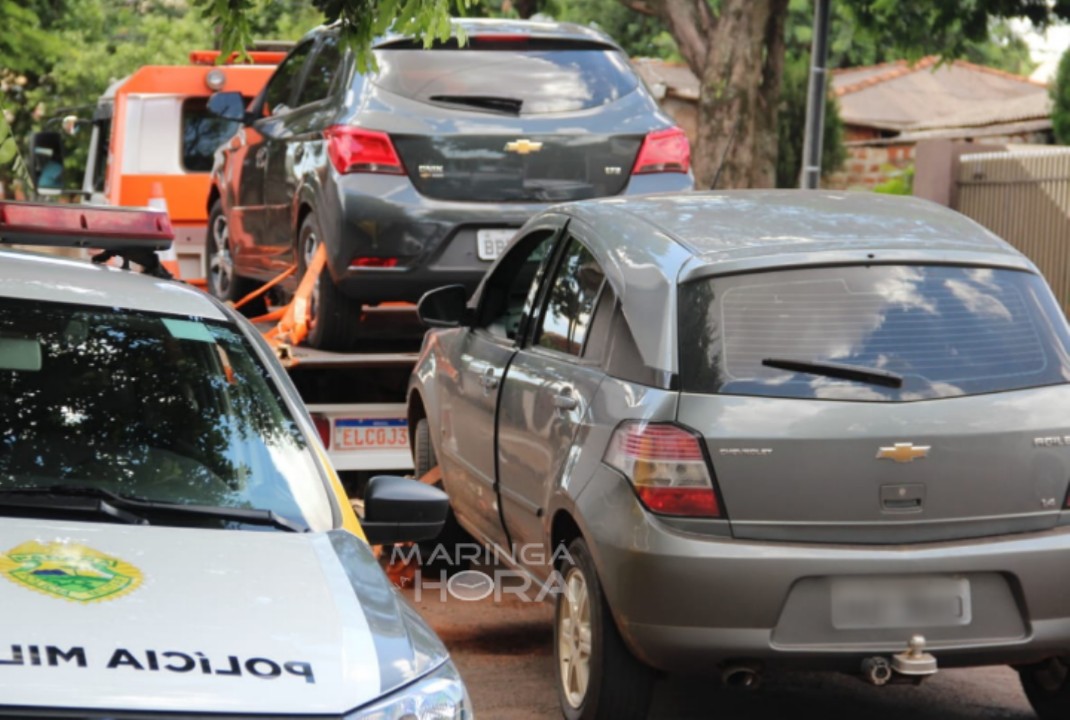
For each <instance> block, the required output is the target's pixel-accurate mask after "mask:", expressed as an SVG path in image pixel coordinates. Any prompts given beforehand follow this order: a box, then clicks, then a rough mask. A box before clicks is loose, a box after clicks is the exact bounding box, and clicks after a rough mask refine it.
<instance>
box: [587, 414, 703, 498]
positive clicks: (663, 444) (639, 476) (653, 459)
mask: <svg viewBox="0 0 1070 720" xmlns="http://www.w3.org/2000/svg"><path fill="white" fill-rule="evenodd" d="M701 442H702V441H701V438H699V437H698V436H697V435H694V434H693V433H691V432H689V431H687V430H685V429H683V428H681V427H679V426H677V425H672V424H668V423H664V424H662V423H644V422H625V423H622V424H621V425H620V426H619V427H618V428H617V430H616V432H614V433H613V438H612V439H611V440H610V442H609V449H608V450H607V451H606V456H605V462H606V464H607V465H609V466H611V467H613V468H616V469H617V470H619V471H620V472H622V473H624V475H625V476H626V477H627V478H628V480H630V481H631V483H632V486H633V487H634V488H635V492H636V494H637V495H638V496H639V499H640V500H641V501H642V503H643V505H645V506H646V507H647V509H649V510H650V511H651V512H655V513H661V514H663V515H682V516H686V517H722V512H721V507H720V504H719V503H718V501H717V493H716V491H715V490H714V486H713V478H712V477H711V475H710V468H709V465H708V464H707V462H706V456H705V454H704V453H703V452H702V444H701Z"/></svg>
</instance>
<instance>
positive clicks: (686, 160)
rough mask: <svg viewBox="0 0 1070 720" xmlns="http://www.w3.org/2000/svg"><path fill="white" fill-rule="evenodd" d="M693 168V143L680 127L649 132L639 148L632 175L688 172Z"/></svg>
mask: <svg viewBox="0 0 1070 720" xmlns="http://www.w3.org/2000/svg"><path fill="white" fill-rule="evenodd" d="M690 169H691V143H690V142H689V141H688V139H687V134H686V133H685V132H684V131H683V130H681V129H680V128H678V127H671V128H668V129H666V130H657V131H655V132H652V133H648V134H647V136H646V138H644V139H643V146H642V147H641V148H639V156H638V157H637V158H636V159H635V166H634V167H633V168H632V175H644V174H646V173H662V172H677V173H686V172H687V171H688V170H690Z"/></svg>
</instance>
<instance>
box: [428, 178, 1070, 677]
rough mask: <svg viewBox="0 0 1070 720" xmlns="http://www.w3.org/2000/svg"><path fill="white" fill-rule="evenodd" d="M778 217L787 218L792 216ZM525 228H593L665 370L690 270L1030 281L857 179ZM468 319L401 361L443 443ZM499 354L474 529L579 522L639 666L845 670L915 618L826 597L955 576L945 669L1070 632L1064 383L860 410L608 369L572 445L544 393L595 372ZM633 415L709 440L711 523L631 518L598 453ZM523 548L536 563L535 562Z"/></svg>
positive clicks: (643, 201) (968, 232) (936, 219)
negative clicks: (826, 269)
mask: <svg viewBox="0 0 1070 720" xmlns="http://www.w3.org/2000/svg"><path fill="white" fill-rule="evenodd" d="M737 205H738V207H737ZM740 208H742V210H741V209H740ZM744 210H745V212H744ZM722 211H723V212H725V213H727V214H728V219H724V216H722V215H721V214H720V213H721V212H722ZM789 217H790V218H794V219H795V222H794V223H793V224H792V225H791V227H790V230H786V229H784V225H785V223H786V222H787V221H786V220H785V218H789ZM878 226H879V227H878ZM540 227H542V228H554V227H567V228H569V229H572V230H574V231H576V233H575V234H576V235H577V237H581V238H582V239H583V240H584V241H585V242H586V243H588V249H589V250H590V251H591V253H592V254H593V255H594V256H595V258H596V259H597V260H598V262H599V264H600V265H601V267H602V269H603V270H604V273H605V276H606V279H607V281H608V282H609V284H610V286H611V287H612V288H613V290H614V291H615V292H616V293H617V295H618V302H619V304H620V312H621V313H622V314H623V315H624V316H625V318H626V320H627V321H628V326H629V327H630V328H631V331H632V333H633V334H634V335H635V342H636V345H637V351H638V352H639V353H640V354H641V356H642V361H643V362H645V363H646V365H647V366H648V367H649V368H653V369H656V370H657V371H658V372H659V373H663V374H664V373H673V372H676V368H677V365H676V353H677V343H678V337H677V333H678V329H677V323H676V312H677V306H676V304H675V296H676V291H677V288H678V285H679V283H680V282H683V281H685V280H690V279H695V278H701V277H709V276H711V275H718V274H724V273H729V272H730V273H738V272H746V271H761V270H764V269H767V268H771V267H778V268H782V267H807V266H814V265H827V264H832V265H835V264H844V263H846V264H859V263H862V264H865V263H866V262H867V261H868V262H871V263H872V262H873V261H874V260H876V261H877V262H903V263H922V264H926V263H930V264H933V263H934V264H956V265H967V266H980V267H996V268H1009V269H1013V270H1018V271H1024V272H1030V273H1035V269H1034V268H1033V266H1032V264H1031V263H1030V262H1029V261H1028V260H1026V259H1025V258H1024V257H1022V256H1021V255H1020V254H1018V253H1017V251H1015V250H1013V249H1012V248H1010V246H1008V245H1006V244H1005V243H1003V242H1002V241H1000V240H999V239H998V238H995V236H993V235H992V234H991V233H989V232H988V231H986V230H984V229H981V228H979V226H976V225H975V224H973V223H972V222H970V221H967V220H964V219H962V218H961V217H960V216H958V215H956V214H954V213H952V212H950V211H948V210H946V209H941V208H938V207H936V206H934V205H931V204H929V203H925V202H921V201H916V200H913V199H902V198H900V199H895V198H892V199H888V198H883V197H878V196H873V195H869V194H866V195H861V194H859V195H852V194H843V193H828V192H802V191H793V192H779V191H772V192H755V191H749V192H742V191H741V192H725V193H709V194H689V195H685V196H649V197H643V198H635V199H630V200H622V199H606V200H598V201H588V202H584V203H577V204H569V205H563V206H558V207H557V208H553V209H551V210H549V211H546V212H544V213H541V214H540V215H538V216H537V217H536V218H534V219H533V220H532V221H531V222H529V223H528V224H527V225H526V226H525V227H524V228H523V229H522V230H521V231H520V233H518V238H521V237H524V236H526V234H527V233H529V232H532V231H534V230H536V229H538V228H540ZM778 227H779V228H781V229H780V230H779V231H778V230H777V228H778ZM841 231H842V232H844V233H845V235H844V237H842V238H841V237H838V236H837V233H838V232H841ZM789 232H790V235H791V237H789V236H788V235H789ZM811 232H812V233H813V234H814V237H809V236H808V235H807V233H811ZM514 242H516V241H514ZM871 254H873V255H878V257H877V258H871V257H869V256H870V255H871ZM497 267H498V266H496V267H495V269H496V268H497ZM495 269H492V270H491V271H490V274H488V280H485V281H484V285H483V286H482V287H483V288H486V286H487V283H488V282H489V278H490V277H492V276H493V274H494V272H495ZM481 293H482V291H481V292H480V293H477V295H476V296H475V298H474V299H473V305H474V306H478V303H479V301H480V295H481ZM472 332H473V331H472V330H471V329H470V328H464V327H462V328H458V329H449V330H432V331H431V332H429V333H428V336H427V337H426V338H425V343H424V352H423V354H422V355H421V359H420V361H419V363H418V365H417V368H416V370H415V372H414V375H413V377H412V383H411V386H410V388H411V393H412V394H411V396H410V397H411V398H412V399H413V402H417V401H418V402H420V403H422V404H423V405H424V407H425V409H426V415H427V417H428V420H429V421H430V423H431V431H432V438H433V439H434V441H435V442H436V444H437V445H436V447H439V448H441V447H442V446H443V445H444V444H446V443H449V442H451V439H450V437H449V436H450V433H451V430H450V427H453V426H456V425H457V424H458V423H465V424H469V425H471V424H473V423H475V422H476V421H477V420H476V418H475V417H474V416H471V415H467V414H465V413H466V410H464V409H463V408H462V406H461V404H460V403H459V402H458V398H457V397H456V396H455V395H454V392H455V391H454V390H453V388H454V387H455V383H457V382H461V383H464V382H470V380H468V379H465V378H464V377H463V375H464V373H463V370H462V369H461V364H462V360H461V348H462V347H464V345H463V338H464V337H465V336H466V335H467V334H470V333H472ZM512 352H514V353H516V355H515V358H520V357H526V358H527V359H528V360H527V362H526V363H524V364H523V366H517V369H518V370H519V371H520V375H519V376H518V377H517V378H516V381H517V385H516V387H515V388H513V389H510V373H511V372H512V371H513V369H512V367H511V366H509V365H508V363H506V367H505V370H504V377H503V379H502V382H503V383H504V385H505V386H506V390H505V391H504V393H503V395H502V405H501V407H500V408H499V409H497V410H495V411H494V412H495V413H496V416H495V417H491V416H490V415H489V413H488V411H487V410H486V409H484V410H483V411H482V412H483V413H484V416H483V417H482V418H479V419H478V422H480V423H482V427H483V428H485V429H486V430H485V432H484V435H483V437H484V442H485V443H490V442H494V443H498V444H499V446H498V447H496V448H494V449H485V452H486V455H487V456H488V457H490V456H491V455H493V456H495V457H496V458H497V460H498V462H499V463H500V465H499V467H498V472H497V475H496V476H494V477H488V478H486V480H485V483H484V492H486V491H489V490H492V489H493V490H496V492H497V495H496V498H497V499H498V500H499V501H500V502H501V503H502V508H503V512H502V513H501V514H502V515H503V516H504V524H503V519H502V518H501V517H499V518H494V517H493V516H492V515H485V516H483V520H484V521H486V522H485V523H484V524H483V525H481V526H480V527H479V528H478V530H479V535H480V537H481V538H483V539H490V540H493V541H495V542H508V541H510V540H513V541H516V540H518V539H519V540H522V541H523V542H525V543H529V542H532V541H535V542H541V543H542V544H543V545H544V546H546V547H548V548H549V547H553V543H555V542H558V541H559V540H560V539H561V536H560V535H558V534H556V533H559V532H560V528H561V527H564V526H568V525H574V526H575V527H577V528H578V529H579V533H580V534H581V536H582V537H583V538H584V539H585V540H586V542H587V545H588V547H589V548H590V552H591V554H592V556H593V559H594V561H595V565H596V567H597V569H598V575H599V579H600V581H601V582H602V585H603V589H604V592H605V596H606V599H607V601H608V603H609V606H610V608H611V610H612V613H613V616H614V618H615V620H616V622H617V625H618V627H619V628H620V630H621V632H622V634H623V636H624V638H625V641H626V642H627V644H628V646H629V647H630V648H631V650H632V651H633V652H634V653H635V654H636V655H637V656H638V657H639V658H641V659H642V660H643V661H645V662H647V663H649V664H650V665H652V666H654V667H657V668H660V669H663V670H670V671H686V672H694V671H695V670H696V668H711V669H712V668H713V667H714V665H715V664H716V663H720V662H724V661H729V660H733V659H735V660H739V659H752V660H760V661H764V662H768V663H771V664H773V663H782V664H785V665H794V666H806V667H823V668H842V669H848V670H857V668H858V663H859V661H860V660H861V659H862V658H864V657H869V656H872V655H874V654H882V655H887V654H889V653H892V652H898V651H900V650H902V649H903V648H904V647H905V646H906V642H907V640H908V639H909V637H910V635H911V634H913V632H915V629H913V628H909V627H888V628H877V629H868V630H861V629H857V628H849V627H848V628H844V627H839V626H835V625H834V623H833V621H832V619H831V618H830V614H829V610H830V602H831V600H830V597H831V593H832V592H833V589H832V588H833V587H835V586H836V585H837V583H839V582H840V581H841V580H842V579H844V578H848V579H850V578H856V579H857V578H870V577H880V578H896V579H898V578H906V579H911V578H913V579H917V578H925V579H929V578H935V577H939V578H947V579H951V580H955V581H956V582H958V581H962V582H965V583H968V586H969V588H970V591H971V594H972V598H973V601H974V603H973V604H974V607H973V616H972V619H971V621H970V622H969V623H965V624H960V625H953V626H946V627H935V628H928V627H927V628H924V634H925V635H926V638H927V639H928V641H929V645H928V647H929V648H930V649H932V650H934V651H935V652H936V653H937V656H938V658H939V661H940V664H941V666H944V665H947V666H954V665H976V664H993V663H1008V662H1032V661H1037V660H1041V659H1043V658H1045V657H1050V656H1052V655H1055V654H1060V653H1063V652H1065V650H1066V648H1067V647H1070V613H1068V611H1067V609H1066V604H1065V600H1064V599H1065V597H1066V594H1067V593H1068V592H1070V576H1068V575H1067V574H1066V573H1065V572H1064V569H1065V567H1066V564H1067V562H1068V561H1070V528H1068V527H1067V524H1068V523H1070V513H1068V512H1067V511H1065V510H1063V499H1064V497H1065V494H1066V492H1067V479H1068V478H1070V454H1068V450H1067V447H1068V446H1070V440H1066V438H1070V428H1068V427H1067V425H1068V422H1067V419H1066V418H1067V417H1070V416H1068V415H1067V413H1066V408H1067V407H1068V406H1070V387H1068V386H1067V385H1065V384H1064V385H1054V386H1048V387H1038V388H1029V389H1024V390H1015V391H1011V392H997V393H989V394H985V395H970V396H965V397H951V398H942V399H932V400H921V401H914V402H895V403H867V402H850V401H838V400H808V399H787V398H775V397H750V396H732V395H698V394H688V393H683V392H679V391H678V390H676V389H671V387H672V386H671V385H669V384H666V385H665V386H664V387H657V386H655V385H657V383H653V384H650V383H640V382H636V381H634V380H625V379H620V378H615V377H611V376H609V375H606V374H605V373H604V372H603V373H602V375H601V377H600V380H599V382H598V384H597V390H596V391H594V392H593V394H591V395H590V397H588V396H587V395H586V394H584V395H583V402H582V407H581V411H580V412H579V413H578V414H577V416H576V417H575V418H573V420H572V423H573V426H574V429H573V430H572V431H571V432H573V433H574V434H573V437H572V441H571V443H570V444H567V445H565V444H561V443H560V441H559V439H558V440H555V436H554V434H553V432H554V431H553V430H552V429H551V428H552V426H553V424H554V423H559V422H560V420H561V418H560V417H559V416H558V417H556V418H555V417H553V416H551V415H550V414H548V413H547V409H548V407H549V406H547V405H546V403H547V401H548V400H549V399H550V398H552V395H553V394H554V393H555V392H557V390H558V389H559V386H560V385H562V384H570V385H572V386H574V387H580V388H583V387H587V388H590V387H593V384H588V383H589V381H588V380H587V379H586V378H587V376H588V375H589V374H591V373H592V372H595V371H592V368H591V366H590V365H588V364H585V362H577V361H575V360H574V361H573V366H574V368H576V369H575V371H574V373H573V375H572V376H569V375H568V373H567V371H566V370H563V369H562V367H561V365H560V364H559V363H558V362H557V359H556V358H554V359H553V362H549V361H548V362H547V363H546V364H545V367H542V368H540V367H538V361H539V358H540V357H542V356H541V355H540V353H541V350H539V349H533V348H529V347H517V346H515V345H514V348H513V350H512ZM473 360H478V358H472V357H469V358H467V359H466V362H469V363H470V362H472V361H473ZM603 360H604V359H603ZM511 362H513V363H517V362H519V361H518V360H517V359H513V360H511ZM529 366H530V367H529ZM603 367H604V363H603ZM595 374H597V372H595ZM537 376H541V382H542V386H540V381H539V380H534V379H533V378H536V377H537ZM584 392H585V393H589V392H590V390H586V391H584ZM440 414H445V415H448V416H450V423H451V425H450V426H449V427H445V426H442V425H440V424H439V422H438V420H439V417H440ZM625 420H646V421H650V422H677V423H678V424H680V425H682V426H685V427H687V428H690V429H692V430H694V431H696V432H698V433H699V434H701V435H703V436H704V437H705V438H706V449H707V453H708V455H709V459H710V461H711V465H712V470H713V474H714V476H715V481H716V483H717V484H718V485H719V491H720V498H719V499H720V500H721V502H722V503H723V506H724V507H725V509H726V511H727V519H696V518H673V517H665V516H658V515H655V514H652V513H651V512H649V511H648V510H646V509H645V508H644V507H643V505H642V504H641V503H640V502H639V500H638V498H637V496H636V493H635V491H634V489H633V488H632V486H631V484H630V482H629V481H628V479H627V478H625V477H624V476H623V475H622V474H621V473H620V472H618V471H617V470H615V469H613V468H611V467H609V466H608V465H606V464H605V462H604V455H605V452H606V448H607V447H608V446H609V441H610V438H611V436H612V434H613V432H614V430H615V429H616V428H617V427H618V425H619V424H620V423H621V422H623V421H625ZM503 425H504V426H505V427H507V428H508V430H507V431H506V433H504V434H502V432H501V428H502V427H503ZM503 437H504V438H506V440H507V443H508V444H507V445H506V447H504V448H503V447H501V446H500V443H501V442H502V439H503ZM557 437H558V438H559V436H557ZM1052 438H1054V439H1055V440H1058V442H1055V441H1052V442H1048V440H1052ZM1038 441H1039V442H1038ZM905 442H913V443H915V444H916V445H923V444H924V445H931V446H932V452H931V453H930V455H929V456H928V457H926V458H923V459H919V460H916V461H915V462H912V463H898V462H892V461H890V460H878V458H877V453H878V450H879V449H880V448H882V447H885V446H889V445H894V444H895V443H905ZM1064 442H1065V443H1066V444H1064ZM762 449H768V450H771V452H768V453H764V452H760V451H761V450H762ZM749 450H759V452H747V451H749ZM722 451H726V452H722ZM440 453H441V449H440ZM524 453H526V454H527V455H528V456H530V457H538V458H543V459H545V460H546V461H547V462H542V463H541V464H540V467H541V468H542V471H543V473H544V477H543V478H542V482H541V484H539V485H538V486H536V485H535V483H534V482H533V481H532V479H531V478H529V477H526V476H524V475H523V474H522V473H521V474H520V476H519V478H518V477H515V474H513V473H507V472H505V468H508V467H511V466H515V467H519V466H520V464H521V463H522V462H523V454H524ZM551 456H552V457H551ZM439 457H440V459H441V458H442V455H441V454H440V455H439ZM443 471H444V474H445V482H446V487H447V490H448V491H449V492H450V494H451V500H452V501H453V503H454V509H455V511H456V513H457V515H458V518H459V519H460V521H461V523H462V525H464V526H465V527H467V528H469V529H475V526H474V524H473V523H472V522H471V520H470V518H471V516H472V508H471V507H469V506H468V500H467V498H466V495H464V492H463V490H459V491H457V492H455V491H454V490H453V489H452V488H451V483H454V487H456V484H455V483H456V478H451V477H450V472H449V468H448V467H447V465H445V464H443ZM916 485H921V486H923V487H924V491H925V492H924V494H923V495H922V503H921V505H920V507H919V508H917V509H914V508H909V509H908V510H909V511H908V512H902V510H903V508H902V507H901V506H899V505H896V503H895V502H894V500H895V499H896V498H897V497H898V495H897V494H896V493H894V492H893V493H892V494H890V495H889V494H887V493H884V489H885V488H887V487H891V488H893V489H894V490H897V489H898V488H900V487H901V486H916ZM888 499H891V500H893V502H892V503H891V505H890V509H891V510H892V511H891V512H888V510H889V507H885V505H884V504H883V503H885V501H886V500H888ZM484 501H485V502H488V503H489V504H488V507H494V506H493V504H492V502H493V501H492V500H488V499H487V498H484ZM494 509H497V508H494ZM495 523H496V524H495ZM540 527H541V535H539V534H538V532H537V528H540ZM565 537H566V538H567V537H570V536H567V535H566V536H565ZM549 554H550V553H546V555H549ZM521 560H523V558H521ZM520 564H521V565H522V567H523V568H524V569H525V570H527V571H528V572H530V573H531V574H532V575H534V576H536V577H537V578H540V579H544V578H546V577H547V574H548V573H549V571H550V569H551V568H550V567H549V566H548V565H546V564H539V563H534V562H532V563H527V564H524V563H523V562H521V563H520Z"/></svg>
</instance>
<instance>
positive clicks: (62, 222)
mask: <svg viewBox="0 0 1070 720" xmlns="http://www.w3.org/2000/svg"><path fill="white" fill-rule="evenodd" d="M174 238H175V233H174V230H172V229H171V220H170V218H168V216H167V213H166V212H163V211H160V210H142V209H137V210H134V209H130V208H109V207H97V206H91V205H58V204H51V203H50V204H43V203H27V202H7V201H0V243H15V244H19V245H47V246H51V247H84V248H99V249H101V250H107V251H110V252H112V253H114V254H116V255H121V254H122V252H123V251H128V250H134V251H146V250H148V251H155V250H166V249H167V248H169V247H171V242H172V241H173V240H174ZM135 262H136V261H135Z"/></svg>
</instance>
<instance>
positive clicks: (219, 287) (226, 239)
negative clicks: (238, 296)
mask: <svg viewBox="0 0 1070 720" xmlns="http://www.w3.org/2000/svg"><path fill="white" fill-rule="evenodd" d="M212 245H213V247H212V253H211V255H210V256H209V258H208V281H209V282H210V283H211V286H212V289H213V290H214V291H215V292H214V293H213V294H214V295H215V296H216V297H223V296H224V295H226V294H227V292H228V291H229V290H230V284H231V280H232V278H233V275H234V262H233V260H232V259H231V257H230V232H229V230H228V229H227V219H226V218H225V217H223V216H222V215H217V216H216V218H215V220H213V221H212Z"/></svg>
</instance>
